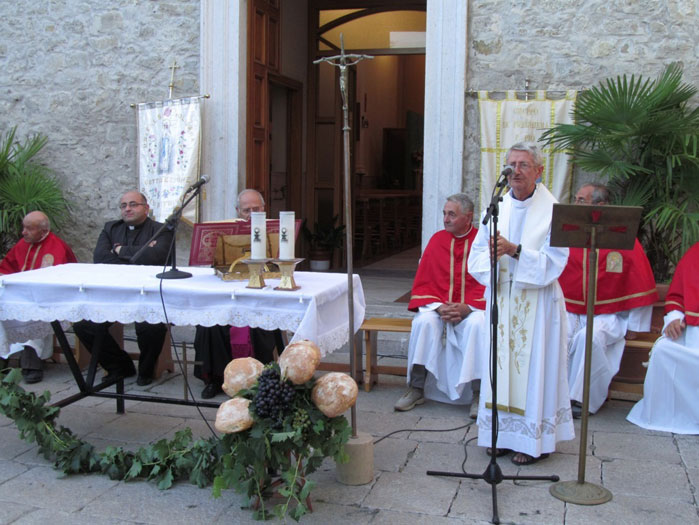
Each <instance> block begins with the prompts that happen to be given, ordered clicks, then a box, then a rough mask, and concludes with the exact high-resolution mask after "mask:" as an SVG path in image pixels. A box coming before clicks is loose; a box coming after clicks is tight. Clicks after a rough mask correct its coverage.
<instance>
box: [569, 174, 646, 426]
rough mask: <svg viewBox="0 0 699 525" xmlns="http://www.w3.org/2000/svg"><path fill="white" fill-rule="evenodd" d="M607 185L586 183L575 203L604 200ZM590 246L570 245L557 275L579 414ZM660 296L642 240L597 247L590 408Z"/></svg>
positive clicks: (599, 402) (575, 411) (604, 395)
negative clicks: (628, 246)
mask: <svg viewBox="0 0 699 525" xmlns="http://www.w3.org/2000/svg"><path fill="white" fill-rule="evenodd" d="M608 201H609V190H608V189H607V187H606V186H603V185H601V184H586V185H584V186H582V187H581V188H580V189H579V190H578V192H577V194H576V196H575V202H576V204H583V205H584V204H589V205H603V204H607V202H608ZM588 257H589V250H587V249H586V248H571V249H570V255H569V257H568V264H567V265H566V268H565V270H564V271H563V273H562V274H561V276H560V277H559V279H558V282H559V283H560V285H561V288H562V289H563V295H564V296H565V301H566V310H567V312H568V384H569V388H570V399H571V401H572V402H573V417H580V414H581V407H580V402H581V401H582V395H583V382H584V381H583V379H584V365H585V334H586V328H585V327H586V325H587V322H586V321H587V318H586V312H587V301H588V297H587V286H588V275H587V262H588ZM657 300H658V293H657V292H656V290H655V279H654V278H653V272H652V270H651V267H650V263H649V262H648V258H647V257H646V254H645V252H644V251H643V247H642V246H641V243H639V242H638V239H637V240H636V243H635V245H634V248H633V249H632V250H599V252H598V260H597V283H596V297H595V299H594V301H595V310H594V312H595V318H594V332H593V337H592V362H591V374H590V412H591V413H592V414H594V413H595V412H597V411H598V410H599V408H600V407H601V406H602V404H603V403H604V401H605V399H606V398H607V392H608V390H609V383H611V381H612V378H613V377H614V375H616V373H617V372H618V371H619V364H620V363H621V356H622V354H623V352H624V345H625V339H624V338H625V336H626V334H627V332H647V331H648V330H649V329H650V319H651V313H652V305H653V303H654V302H655V301H657Z"/></svg>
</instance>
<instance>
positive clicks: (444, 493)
mask: <svg viewBox="0 0 699 525" xmlns="http://www.w3.org/2000/svg"><path fill="white" fill-rule="evenodd" d="M458 486H459V484H458V481H455V480H445V479H441V478H436V477H432V476H425V475H420V474H414V473H412V472H411V473H402V474H401V473H394V472H384V473H382V474H381V476H380V477H379V478H378V480H377V481H376V483H375V484H374V486H373V487H372V489H371V492H370V493H369V495H368V496H367V497H366V498H365V499H364V501H363V503H362V506H364V507H369V508H374V509H388V510H400V511H405V512H416V513H422V514H426V515H429V516H445V515H446V514H447V512H448V511H449V508H450V506H451V502H452V500H453V499H454V496H455V495H456V492H457V490H458Z"/></svg>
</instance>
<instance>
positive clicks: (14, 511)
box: [0, 501, 36, 525]
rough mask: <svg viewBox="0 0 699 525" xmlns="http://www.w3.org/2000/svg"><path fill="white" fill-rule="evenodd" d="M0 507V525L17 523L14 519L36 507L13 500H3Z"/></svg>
mask: <svg viewBox="0 0 699 525" xmlns="http://www.w3.org/2000/svg"><path fill="white" fill-rule="evenodd" d="M0 508H2V512H0V525H8V524H9V523H19V522H18V521H16V520H17V519H19V518H20V517H22V516H24V515H25V514H28V513H30V512H33V511H35V510H36V507H30V506H29V505H22V504H20V503H15V502H14V501H4V502H2V503H1V504H0Z"/></svg>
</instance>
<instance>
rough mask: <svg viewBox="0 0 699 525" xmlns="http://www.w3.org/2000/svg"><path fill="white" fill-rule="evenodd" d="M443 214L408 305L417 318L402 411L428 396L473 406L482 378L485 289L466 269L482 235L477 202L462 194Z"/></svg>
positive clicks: (400, 403) (453, 197)
mask: <svg viewBox="0 0 699 525" xmlns="http://www.w3.org/2000/svg"><path fill="white" fill-rule="evenodd" d="M443 214H444V230H442V231H439V232H437V233H435V234H434V235H433V236H432V238H431V239H430V241H429V243H428V244H427V247H426V248H425V251H424V253H423V254H422V258H421V259H420V265H419V267H418V270H417V274H416V275H415V281H414V283H413V289H412V293H411V297H410V303H409V304H408V309H410V310H412V311H414V312H418V313H417V315H416V316H415V318H414V319H413V324H412V331H411V333H410V342H409V344H408V379H407V381H408V385H409V387H408V390H407V391H406V392H405V394H403V396H401V398H400V399H399V400H398V402H397V403H396V404H395V406H394V408H395V409H396V410H400V411H405V410H411V409H412V408H414V407H415V405H419V404H422V403H424V401H425V397H427V398H429V399H434V400H436V401H442V402H446V403H453V404H468V403H471V401H472V392H471V386H470V382H471V381H472V380H473V379H478V378H480V364H479V363H477V362H476V361H477V352H475V345H477V344H478V340H479V337H480V329H481V327H482V325H483V320H484V316H483V310H484V309H485V300H484V299H483V292H484V287H483V286H481V285H480V284H478V282H476V281H475V279H473V277H471V275H469V273H468V268H467V266H466V260H467V259H468V254H469V252H470V250H471V244H472V243H473V239H474V238H475V236H476V232H477V231H478V230H477V229H476V228H474V227H473V225H472V221H473V202H471V199H469V198H468V196H466V195H465V194H463V193H457V194H455V195H451V196H450V197H447V202H446V203H445V205H444V210H443ZM445 328H446V344H445V343H443V342H442V334H443V332H444V330H445ZM467 387H468V388H467Z"/></svg>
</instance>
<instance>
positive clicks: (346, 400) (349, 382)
mask: <svg viewBox="0 0 699 525" xmlns="http://www.w3.org/2000/svg"><path fill="white" fill-rule="evenodd" d="M358 393H359V389H358V388H357V383H356V382H355V381H354V379H352V378H351V377H350V376H348V375H347V374H343V373H341V372H330V373H329V374H325V375H324V376H322V377H321V378H319V379H318V380H317V381H316V384H315V386H314V387H313V391H312V392H311V399H312V400H313V403H314V404H315V406H317V407H318V409H319V410H320V411H321V412H322V413H323V414H325V415H326V416H328V417H337V416H339V415H340V414H342V413H343V412H345V410H347V409H348V408H350V407H351V406H352V405H354V403H355V401H356V400H357V394H358Z"/></svg>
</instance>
